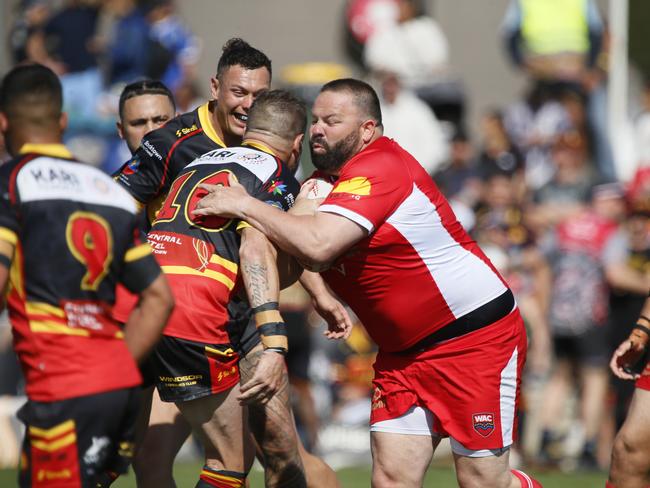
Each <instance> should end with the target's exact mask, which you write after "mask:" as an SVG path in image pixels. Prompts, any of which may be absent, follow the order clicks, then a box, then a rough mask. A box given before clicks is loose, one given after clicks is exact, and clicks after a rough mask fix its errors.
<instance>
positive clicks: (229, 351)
mask: <svg viewBox="0 0 650 488" xmlns="http://www.w3.org/2000/svg"><path fill="white" fill-rule="evenodd" d="M205 352H209V353H211V354H215V355H217V356H222V357H226V358H231V357H233V356H234V354H235V351H233V350H232V349H231V348H228V349H226V350H224V351H220V350H219V349H215V348H214V347H210V346H205Z"/></svg>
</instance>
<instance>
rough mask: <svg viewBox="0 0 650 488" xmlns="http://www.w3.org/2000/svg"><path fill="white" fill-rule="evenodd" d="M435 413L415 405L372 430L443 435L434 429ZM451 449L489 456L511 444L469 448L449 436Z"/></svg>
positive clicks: (499, 452) (462, 454)
mask: <svg viewBox="0 0 650 488" xmlns="http://www.w3.org/2000/svg"><path fill="white" fill-rule="evenodd" d="M434 420H435V415H434V413H433V412H432V411H431V410H429V409H426V408H422V407H420V406H418V405H413V406H412V407H411V408H409V409H408V410H407V411H406V413H405V414H404V415H402V416H400V417H397V418H394V419H388V420H381V421H379V422H375V423H374V424H371V425H370V432H385V433H387V434H406V435H428V436H431V437H442V436H441V434H440V433H439V432H436V431H435V429H434V427H433V426H434ZM449 441H450V443H451V450H452V451H453V452H454V453H455V454H458V455H459V456H465V457H472V458H480V457H488V456H499V455H501V454H503V453H504V452H505V451H507V450H508V449H510V444H512V441H510V444H508V445H507V446H505V447H501V448H499V449H478V450H473V449H467V448H466V447H465V446H463V445H462V444H461V443H460V442H458V441H457V440H456V439H454V438H453V437H450V438H449Z"/></svg>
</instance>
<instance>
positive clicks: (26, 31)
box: [9, 0, 60, 71]
mask: <svg viewBox="0 0 650 488" xmlns="http://www.w3.org/2000/svg"><path fill="white" fill-rule="evenodd" d="M49 17H50V7H49V6H48V2H46V1H45V0H23V1H22V2H21V3H20V6H19V8H18V12H17V14H16V19H15V20H14V23H13V25H12V27H11V31H10V33H9V48H10V49H11V57H12V61H13V64H18V63H22V62H24V61H32V62H36V63H41V64H46V63H48V62H49V61H51V60H50V59H49V56H48V53H47V50H46V49H45V41H44V39H43V26H44V25H45V23H46V22H47V20H48V19H49ZM50 67H51V68H56V70H57V71H59V69H60V68H59V67H55V66H53V65H52V64H50Z"/></svg>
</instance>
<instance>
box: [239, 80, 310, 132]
mask: <svg viewBox="0 0 650 488" xmlns="http://www.w3.org/2000/svg"><path fill="white" fill-rule="evenodd" d="M306 129H307V106H306V105H305V102H303V101H302V100H301V99H299V98H298V97H296V96H295V95H293V94H292V93H290V92H288V91H286V90H267V91H264V92H262V93H260V94H259V95H258V96H257V97H256V98H255V101H254V102H253V105H251V108H250V110H249V111H248V122H247V123H246V130H247V131H256V130H257V131H263V132H270V133H271V134H275V135H276V136H279V137H281V138H282V139H285V140H293V138H294V137H296V136H297V135H299V134H304V132H305V130H306Z"/></svg>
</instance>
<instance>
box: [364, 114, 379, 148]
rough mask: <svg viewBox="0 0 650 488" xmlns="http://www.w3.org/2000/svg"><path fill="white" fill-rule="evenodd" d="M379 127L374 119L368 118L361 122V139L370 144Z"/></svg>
mask: <svg viewBox="0 0 650 488" xmlns="http://www.w3.org/2000/svg"><path fill="white" fill-rule="evenodd" d="M376 127H377V122H375V121H374V120H372V119H368V120H366V121H365V122H364V123H363V124H361V140H362V141H363V143H364V144H368V143H369V142H370V141H371V140H372V138H373V136H374V135H375V128H376Z"/></svg>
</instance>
